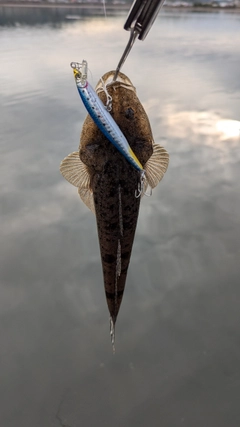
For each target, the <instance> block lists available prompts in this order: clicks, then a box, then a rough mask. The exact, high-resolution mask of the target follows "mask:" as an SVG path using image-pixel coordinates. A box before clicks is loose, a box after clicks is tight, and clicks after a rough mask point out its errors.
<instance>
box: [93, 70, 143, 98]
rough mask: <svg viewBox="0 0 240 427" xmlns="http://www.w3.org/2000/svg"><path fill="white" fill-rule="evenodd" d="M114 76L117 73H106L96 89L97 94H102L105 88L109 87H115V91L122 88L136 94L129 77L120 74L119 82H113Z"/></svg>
mask: <svg viewBox="0 0 240 427" xmlns="http://www.w3.org/2000/svg"><path fill="white" fill-rule="evenodd" d="M114 75H115V71H108V72H107V73H105V74H104V75H103V76H102V78H101V79H100V80H99V82H98V83H97V86H96V88H95V90H96V92H97V93H99V92H101V91H102V90H103V88H104V87H106V88H107V89H108V88H109V87H113V88H114V90H116V89H117V88H118V87H122V88H125V89H128V90H130V91H132V92H134V93H136V88H135V87H134V86H133V84H132V82H131V80H130V79H129V77H127V76H126V75H125V74H123V73H121V72H119V73H118V77H117V80H113V78H114Z"/></svg>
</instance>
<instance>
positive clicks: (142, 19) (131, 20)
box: [113, 0, 164, 81]
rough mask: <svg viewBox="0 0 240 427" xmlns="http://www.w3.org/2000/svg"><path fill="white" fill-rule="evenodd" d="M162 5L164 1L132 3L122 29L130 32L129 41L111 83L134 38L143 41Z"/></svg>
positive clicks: (154, 0)
mask: <svg viewBox="0 0 240 427" xmlns="http://www.w3.org/2000/svg"><path fill="white" fill-rule="evenodd" d="M163 3H164V0H135V1H134V2H133V5H132V7H131V9H130V12H129V14H128V17H127V20H126V22H125V24H124V27H123V28H124V29H125V30H127V31H130V39H129V42H128V44H127V46H126V48H125V50H124V52H123V55H122V57H121V59H120V61H119V64H118V66H117V68H116V72H115V75H114V78H113V81H115V80H116V79H117V76H118V73H119V71H120V69H121V67H122V65H123V64H124V62H125V60H126V58H127V56H128V54H129V52H130V50H131V49H132V47H133V44H134V42H135V40H136V38H137V37H138V39H139V40H144V39H145V37H146V36H147V34H148V32H149V30H150V28H151V26H152V24H153V23H154V21H155V19H156V17H157V14H158V12H159V10H160V9H161V7H162V5H163Z"/></svg>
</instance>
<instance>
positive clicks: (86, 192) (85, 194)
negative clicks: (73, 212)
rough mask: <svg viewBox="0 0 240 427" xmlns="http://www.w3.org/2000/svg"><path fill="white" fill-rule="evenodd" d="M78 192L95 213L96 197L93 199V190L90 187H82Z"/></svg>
mask: <svg viewBox="0 0 240 427" xmlns="http://www.w3.org/2000/svg"><path fill="white" fill-rule="evenodd" d="M78 194H79V196H80V197H81V199H82V201H83V202H84V203H85V205H86V206H87V207H88V209H90V211H92V213H93V214H95V206H94V199H93V192H92V190H90V189H89V188H84V187H81V188H79V189H78Z"/></svg>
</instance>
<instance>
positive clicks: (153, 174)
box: [144, 143, 169, 188]
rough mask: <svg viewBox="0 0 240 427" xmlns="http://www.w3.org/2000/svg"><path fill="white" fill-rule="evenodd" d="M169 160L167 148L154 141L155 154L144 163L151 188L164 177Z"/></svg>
mask: <svg viewBox="0 0 240 427" xmlns="http://www.w3.org/2000/svg"><path fill="white" fill-rule="evenodd" d="M168 162H169V154H168V152H167V151H166V150H165V148H163V147H161V145H159V144H155V143H153V154H152V155H151V157H150V159H148V161H147V163H146V164H145V165H144V169H145V174H146V180H147V183H148V184H149V185H150V187H151V188H154V187H156V186H157V185H158V183H159V182H160V181H161V179H162V178H163V176H164V174H165V172H166V170H167V168H168Z"/></svg>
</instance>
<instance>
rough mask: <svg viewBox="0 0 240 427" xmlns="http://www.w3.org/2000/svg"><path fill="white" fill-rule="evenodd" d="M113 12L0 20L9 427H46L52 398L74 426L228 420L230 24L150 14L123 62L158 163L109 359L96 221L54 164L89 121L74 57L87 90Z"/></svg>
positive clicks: (231, 421) (109, 53) (234, 308)
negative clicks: (161, 152) (63, 19)
mask: <svg viewBox="0 0 240 427" xmlns="http://www.w3.org/2000/svg"><path fill="white" fill-rule="evenodd" d="M122 22H123V20H122V21H121V20H120V18H116V19H115V18H111V21H110V20H108V21H105V20H98V21H97V23H96V21H95V20H94V19H91V20H90V21H84V23H83V22H78V23H74V24H73V25H71V26H69V25H68V26H63V27H62V28H59V29H57V28H56V29H53V28H52V29H49V28H48V27H44V29H43V28H41V27H39V28H34V27H33V28H25V27H21V28H18V27H16V28H14V29H13V28H12V29H8V28H5V29H3V30H1V35H3V38H2V40H3V42H2V43H1V46H0V52H1V55H2V57H3V59H4V60H3V61H2V66H1V76H0V80H1V82H0V83H1V85H0V96H1V103H2V105H3V106H4V110H3V114H1V115H0V135H1V141H2V142H1V161H2V163H1V170H0V174H1V194H0V209H1V224H2V227H1V230H0V238H1V240H0V241H1V246H0V250H1V270H0V271H1V298H0V313H1V322H0V332H1V350H0V352H1V383H0V393H1V399H0V402H1V403H0V405H1V420H2V424H3V425H4V427H15V426H16V425H19V426H21V425H24V426H26V427H28V426H29V427H32V426H34V427H38V426H39V427H40V426H41V427H42V426H58V425H59V422H58V420H57V419H56V418H55V415H56V412H57V408H58V406H59V403H60V401H61V399H62V397H63V396H64V401H63V404H62V407H61V415H62V419H64V420H65V422H66V423H67V424H69V425H71V427H74V426H77V427H78V426H82V425H84V426H94V425H96V424H97V425H99V426H108V425H113V424H114V425H115V426H119V427H120V426H121V427H122V426H123V425H124V426H126V427H128V426H129V427H134V426H146V425H148V426H151V427H155V426H156V425H161V426H163V427H167V426H169V427H172V426H175V425H185V426H187V427H192V426H193V425H194V426H196V427H202V426H207V425H209V426H213V425H217V426H218V427H227V426H229V425H232V426H235V425H236V426H238V425H239V421H240V420H239V418H240V415H239V409H238V408H239V404H238V396H239V380H240V378H239V361H238V342H239V326H238V325H239V304H238V301H239V297H240V295H239V292H240V291H239V255H240V250H239V241H240V235H239V233H240V232H239V230H240V227H239V223H240V221H239V211H240V209H239V206H240V200H239V199H240V196H239V194H240V188H239V162H240V154H239V138H238V136H237V133H236V128H237V126H238V122H239V120H240V118H239V102H240V87H239V78H238V74H237V64H238V63H239V49H238V48H239V46H238V44H237V41H236V38H234V37H233V33H234V32H235V31H236V28H238V18H237V17H236V16H235V15H224V14H219V15H216V14H211V15H210V14H206V15H205V14H203V15H202V14H201V15H200V14H194V15H193V14H187V15H185V14H183V15H181V16H180V15H178V16H177V15H176V14H173V15H168V14H167V15H162V16H161V18H160V19H158V20H157V21H156V24H155V25H154V27H153V29H152V30H151V33H150V34H149V36H148V38H147V40H146V42H144V43H140V42H139V43H138V44H136V46H134V49H133V51H132V53H131V56H130V57H129V59H128V61H127V63H126V65H125V68H124V70H123V71H125V72H126V74H128V75H129V77H130V78H131V79H132V80H133V83H134V84H135V85H136V87H137V91H138V94H139V97H140V99H141V100H142V101H143V103H144V106H145V108H146V111H147V112H148V115H149V118H150V122H151V124H152V128H153V134H154V137H155V141H156V142H159V143H162V145H164V146H165V147H166V148H167V149H168V151H169V153H170V165H169V170H168V172H167V174H166V176H165V178H164V180H163V181H162V183H161V184H160V185H159V187H158V188H157V189H156V190H154V192H153V196H152V197H151V198H145V199H144V200H143V202H142V206H141V213H140V217H139V223H138V229H137V233H136V239H135V245H134V249H133V255H132V260H131V265H130V269H129V275H128V281H127V287H126V291H125V294H124V300H123V304H122V307H121V311H120V314H119V319H118V322H117V328H116V340H117V341H116V350H117V353H116V355H115V357H112V354H111V344H110V337H109V331H108V312H107V305H106V301H105V296H104V291H103V281H102V271H101V265H100V257H99V248H98V241H97V233H96V225H95V218H94V216H93V215H92V214H91V212H90V211H88V210H87V208H86V207H85V206H84V205H83V204H82V203H81V201H80V199H79V197H78V194H77V190H76V189H75V188H73V187H71V185H69V184H68V183H67V182H65V181H64V179H63V178H62V177H61V175H60V173H59V170H58V168H59V163H60V161H61V160H62V159H63V158H64V157H65V156H66V155H67V154H68V153H70V152H71V151H74V150H76V149H77V146H78V141H79V134H80V130H81V126H82V122H83V119H84V117H85V112H84V110H83V108H82V105H81V103H80V100H79V98H78V94H77V93H76V88H75V85H74V81H73V77H72V75H71V74H72V73H71V69H70V67H69V63H70V62H71V61H72V60H76V59H77V60H78V59H79V60H81V59H83V58H86V59H87V60H88V61H89V66H90V68H91V70H92V73H93V77H92V78H91V79H92V81H91V82H92V84H93V85H94V84H95V83H96V82H97V80H98V78H99V77H100V76H101V75H102V74H103V73H104V72H106V71H107V70H108V69H112V68H114V66H115V65H116V63H117V61H118V59H119V51H122V50H121V49H122V47H123V45H124V43H125V38H127V37H128V34H126V33H125V32H123V31H122V33H121V34H120V32H119V34H116V32H115V28H116V25H119V26H120V25H121V26H122ZM103 27H104V28H105V30H104V31H102V28H103ZM113 30H114V31H113ZM110 35H111V37H110ZM80 36H81V38H80ZM29 37H31V40H32V41H33V43H29ZM80 40H81V41H83V43H82V44H81V46H80ZM116 47H117V48H116ZM103 50H104V55H105V56H104V61H103V60H102V54H103ZM105 53H106V54H105ZM79 55H80V57H79ZM33 58H34V60H35V59H36V61H37V62H34V63H35V66H34V68H33V65H32V61H33ZM15 61H17V63H18V62H19V69H18V70H19V74H18V76H19V81H18V80H17V79H16V73H15V70H16V68H15V67H14V65H15V64H16V62H15ZM56 65H57V68H56ZM136 70H137V71H138V72H136ZM149 70H151V76H150V77H151V78H150V77H149ZM230 75H231V78H229V76H230ZM233 91H234V92H233ZM225 120H230V121H231V122H228V124H227V123H226V122H225ZM219 123H220V124H222V125H221V126H220V125H219ZM219 126H220V127H219ZM224 126H225V127H224ZM233 130H234V132H235V133H234V134H232V131H233Z"/></svg>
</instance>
